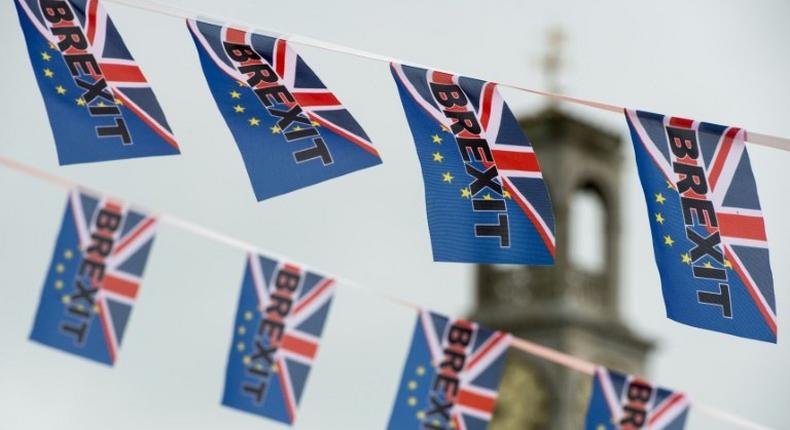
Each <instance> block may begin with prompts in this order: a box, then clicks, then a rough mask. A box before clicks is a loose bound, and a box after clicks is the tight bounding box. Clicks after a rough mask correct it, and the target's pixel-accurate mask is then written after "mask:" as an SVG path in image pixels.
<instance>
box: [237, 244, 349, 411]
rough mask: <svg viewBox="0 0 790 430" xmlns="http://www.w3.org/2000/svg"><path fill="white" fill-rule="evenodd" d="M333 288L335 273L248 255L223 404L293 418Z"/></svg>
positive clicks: (315, 351)
mask: <svg viewBox="0 0 790 430" xmlns="http://www.w3.org/2000/svg"><path fill="white" fill-rule="evenodd" d="M334 292H335V281H334V280H333V279H331V278H327V277H325V276H322V275H318V274H316V273H313V272H310V271H306V270H305V269H304V268H302V267H299V266H297V265H294V264H289V263H284V262H281V261H276V260H273V259H270V258H267V257H264V256H262V255H256V254H249V255H248V256H247V267H246V270H245V272H244V281H243V283H242V285H241V295H240V296H239V306H238V309H237V310H236V321H235V324H234V326H233V342H232V344H231V346H230V353H229V355H228V367H227V371H226V374H225V393H224V395H223V397H222V404H223V405H225V406H229V407H231V408H235V409H239V410H242V411H245V412H250V413H253V414H256V415H260V416H264V417H268V418H271V419H274V420H277V421H280V422H283V423H286V424H293V423H294V421H295V420H296V415H297V409H298V408H299V401H300V399H301V398H302V394H303V393H304V390H305V385H306V384H307V377H308V374H309V373H310V369H311V368H312V366H313V362H314V361H315V359H316V354H317V353H318V345H319V343H320V341H321V333H322V332H323V330H324V322H326V317H327V315H328V314H329V307H330V305H331V304H332V297H333V296H334Z"/></svg>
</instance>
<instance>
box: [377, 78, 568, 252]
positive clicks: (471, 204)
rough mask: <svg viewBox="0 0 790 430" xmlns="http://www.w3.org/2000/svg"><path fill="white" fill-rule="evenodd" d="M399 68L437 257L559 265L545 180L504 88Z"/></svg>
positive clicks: (400, 84)
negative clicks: (503, 90) (453, 98)
mask: <svg viewBox="0 0 790 430" xmlns="http://www.w3.org/2000/svg"><path fill="white" fill-rule="evenodd" d="M391 68H392V74H393V76H394V78H395V82H396V84H397V86H398V91H399V93H400V97H401V102H402V104H403V109H404V112H405V114H406V118H407V119H408V122H409V126H410V127H411V131H412V135H413V137H414V143H415V145H416V147H417V155H418V157H419V159H420V164H421V166H422V174H423V180H424V183H425V203H426V208H427V212H428V224H429V227H430V232H431V242H432V247H433V256H434V259H435V260H437V261H457V262H470V263H472V262H477V263H515V264H553V262H554V252H555V238H554V215H553V213H552V208H551V201H550V200H549V194H548V191H547V190H546V184H545V183H544V181H543V174H542V173H541V170H540V165H539V163H538V159H537V157H536V156H535V152H534V150H533V148H532V145H531V144H530V142H529V140H528V139H527V137H526V136H525V135H524V133H523V131H522V130H521V128H520V127H519V125H518V121H517V120H516V118H515V116H514V115H513V113H512V112H511V111H510V108H509V107H508V106H507V104H506V103H505V101H504V99H503V98H502V96H501V95H500V94H499V91H498V90H497V87H496V84H495V83H493V82H484V81H480V80H477V79H472V78H468V77H463V76H454V75H449V74H446V73H443V72H437V71H432V70H426V69H421V68H418V67H413V66H407V65H402V64H395V63H393V64H391ZM448 94H454V95H455V96H453V97H456V99H455V104H454V105H452V106H449V107H448V105H449V104H452V103H448V102H447V97H446V96H447V95H448ZM440 98H441V99H440ZM451 101H453V100H451Z"/></svg>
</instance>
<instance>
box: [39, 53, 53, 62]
mask: <svg viewBox="0 0 790 430" xmlns="http://www.w3.org/2000/svg"><path fill="white" fill-rule="evenodd" d="M41 59H42V60H44V61H49V60H51V59H52V56H51V55H49V54H47V53H46V52H42V53H41Z"/></svg>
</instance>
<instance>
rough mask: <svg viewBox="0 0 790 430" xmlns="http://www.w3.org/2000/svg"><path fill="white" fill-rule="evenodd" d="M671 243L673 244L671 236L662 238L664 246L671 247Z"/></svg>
mask: <svg viewBox="0 0 790 430" xmlns="http://www.w3.org/2000/svg"><path fill="white" fill-rule="evenodd" d="M673 243H675V241H674V240H672V236H670V235H666V236H664V244H665V245H669V246H672V244H673Z"/></svg>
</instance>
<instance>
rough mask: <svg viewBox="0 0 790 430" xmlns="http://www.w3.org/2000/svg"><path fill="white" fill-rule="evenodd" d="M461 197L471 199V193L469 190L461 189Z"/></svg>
mask: <svg viewBox="0 0 790 430" xmlns="http://www.w3.org/2000/svg"><path fill="white" fill-rule="evenodd" d="M461 197H463V198H465V199H468V198H469V197H472V192H471V191H469V188H461Z"/></svg>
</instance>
